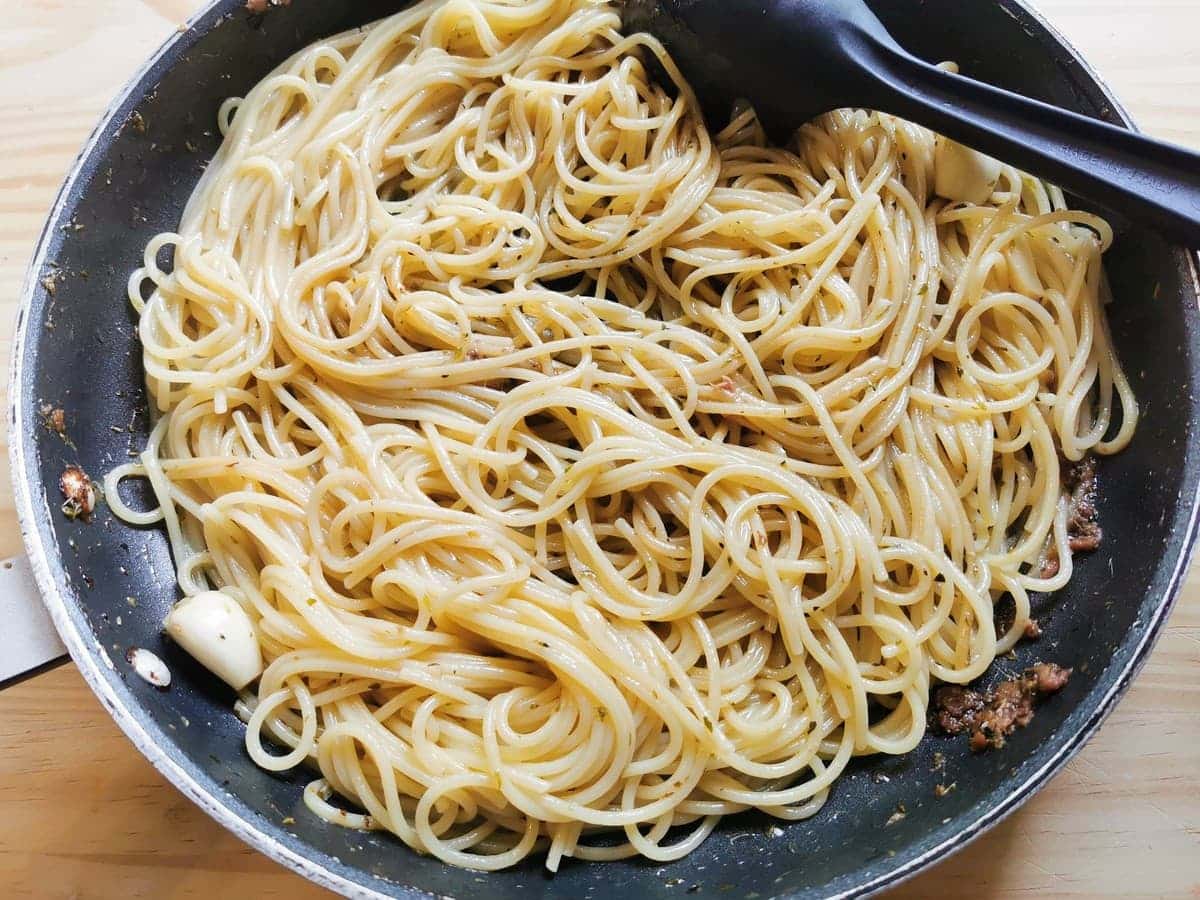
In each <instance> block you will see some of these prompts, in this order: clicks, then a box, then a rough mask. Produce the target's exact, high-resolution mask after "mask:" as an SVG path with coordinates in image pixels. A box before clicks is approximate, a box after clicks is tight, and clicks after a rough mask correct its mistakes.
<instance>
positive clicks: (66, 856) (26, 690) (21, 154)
mask: <svg viewBox="0 0 1200 900" xmlns="http://www.w3.org/2000/svg"><path fill="white" fill-rule="evenodd" d="M964 2H982V0H964ZM200 5H201V3H200V2H199V0H0V22H2V23H3V25H0V366H2V370H3V371H4V372H5V373H7V370H8V357H9V352H10V348H11V338H12V323H13V318H14V313H15V303H16V298H17V296H18V293H19V288H20V285H21V282H22V279H23V277H24V271H25V266H26V264H27V263H28V261H29V258H30V255H31V254H32V251H33V243H34V240H35V239H36V237H37V234H38V232H39V230H40V228H41V224H42V220H43V218H44V217H45V215H46V212H47V210H48V209H49V206H50V203H51V201H52V199H53V197H54V194H55V192H56V191H57V190H58V186H59V183H60V181H61V179H62V177H63V175H64V173H65V171H66V170H67V168H68V166H69V165H70V163H71V160H72V159H73V158H74V156H75V154H76V152H77V150H78V148H79V146H80V144H81V143H82V141H83V140H84V138H85V137H86V136H87V134H88V133H89V131H90V130H91V128H92V125H93V124H94V122H95V121H96V119H97V117H98V116H99V115H100V113H101V111H102V110H103V109H104V107H105V106H106V104H107V103H108V101H109V99H110V98H111V97H112V95H113V94H114V93H115V92H116V91H117V89H118V88H119V87H120V85H121V84H122V83H124V81H125V80H126V79H127V78H128V77H129V76H130V75H131V74H132V73H133V72H134V71H135V69H136V68H137V67H138V65H139V64H140V62H141V61H142V60H143V59H144V58H146V57H147V56H148V55H149V54H150V53H151V52H152V51H153V50H154V49H155V47H157V46H158V45H159V44H160V43H161V42H162V41H163V40H164V39H165V38H166V37H167V36H168V34H169V33H170V32H171V31H172V30H173V29H175V28H176V27H178V26H179V24H180V23H182V22H183V21H184V20H185V19H186V18H187V17H188V16H189V15H190V14H191V13H192V12H193V11H195V9H197V8H198V7H199V6H200ZM1041 7H1042V9H1043V11H1044V12H1045V13H1046V15H1047V16H1048V17H1049V18H1050V19H1051V20H1052V21H1053V22H1054V23H1055V24H1056V25H1057V26H1059V27H1060V28H1061V29H1062V30H1063V31H1064V32H1065V33H1066V35H1067V36H1068V37H1069V38H1070V39H1071V40H1073V41H1074V42H1075V43H1076V44H1077V46H1079V48H1080V49H1081V50H1083V52H1084V54H1085V55H1086V56H1087V57H1088V58H1089V59H1090V60H1091V61H1092V62H1093V63H1094V64H1095V65H1096V67H1097V68H1098V69H1099V70H1100V72H1101V73H1103V75H1104V76H1105V77H1106V78H1107V79H1108V80H1109V81H1110V83H1111V84H1112V85H1113V87H1114V88H1115V90H1116V91H1117V93H1118V95H1119V96H1121V97H1122V98H1123V100H1124V101H1125V102H1126V103H1127V104H1128V105H1129V107H1130V108H1131V109H1132V111H1133V113H1134V115H1135V116H1136V118H1137V119H1138V120H1139V122H1140V123H1141V125H1142V126H1143V127H1144V128H1146V129H1147V130H1149V131H1150V132H1152V133H1154V134H1156V135H1159V136H1162V137H1165V138H1168V139H1172V140H1175V141H1178V142H1181V143H1185V144H1190V145H1192V146H1196V147H1200V41H1197V39H1196V38H1197V35H1198V34H1200V0H1041ZM113 302H120V298H114V301H113ZM0 458H2V459H3V461H4V462H3V463H0V465H3V466H4V467H5V468H7V454H4V456H3V457H0ZM20 552H21V541H20V536H19V534H18V532H17V527H16V522H15V518H14V515H13V503H12V493H11V489H10V488H9V479H8V477H7V475H5V476H4V477H3V479H2V481H0V557H2V556H9V555H15V554H18V553H20ZM0 885H6V886H7V888H0V895H3V896H10V897H11V896H17V897H82V898H110V897H111V898H121V900H124V898H128V897H154V898H168V897H200V898H212V897H251V896H256V897H288V898H305V897H310V896H311V897H317V896H321V895H322V894H323V892H322V891H319V890H318V889H317V888H315V887H313V886H311V885H309V884H308V883H307V882H305V881H303V880H302V879H301V878H300V877H299V876H297V875H293V874H292V873H290V872H288V871H285V870H284V869H282V868H280V867H278V866H277V865H276V864H275V863H273V862H271V861H269V860H267V859H266V858H264V857H262V856H259V855H258V854H257V853H255V852H253V851H251V850H250V849H249V848H247V847H245V846H244V845H242V844H241V843H240V842H239V841H238V840H236V839H235V838H234V837H232V836H231V835H229V834H227V833H226V832H225V831H224V830H222V829H221V828H220V827H219V826H217V825H216V824H215V823H214V822H212V821H211V820H210V819H209V818H208V817H206V816H205V815H204V814H202V813H201V812H199V811H198V810H197V809H196V808H194V807H193V806H192V805H191V804H190V803H189V802H188V801H187V800H185V799H184V798H183V797H182V796H181V795H180V794H179V793H178V792H176V791H175V789H174V788H173V787H171V786H170V785H169V784H167V782H166V781H165V780H164V779H163V778H162V777H160V776H159V775H158V774H157V773H156V772H155V771H154V770H153V769H152V768H151V767H150V765H149V763H147V762H146V761H145V760H144V759H143V758H142V757H141V756H140V755H138V753H137V752H136V751H135V750H134V749H133V748H132V746H130V745H129V744H128V743H127V742H126V741H125V739H124V737H123V736H122V735H121V734H120V733H119V732H118V730H117V728H116V726H115V725H114V724H113V723H112V722H111V721H110V720H109V718H108V717H107V715H105V713H104V711H103V710H102V709H101V708H100V705H99V704H98V703H97V702H96V700H95V699H94V698H93V696H92V694H91V692H90V691H89V690H88V689H87V687H86V686H85V685H84V683H83V681H82V680H81V679H80V677H79V675H78V674H77V673H76V671H75V670H74V668H73V667H71V666H64V667H62V668H60V669H57V670H54V671H52V672H49V673H47V674H44V675H41V676H39V677H37V678H33V679H30V680H28V681H26V682H24V683H22V684H20V685H18V686H16V687H14V688H10V689H9V690H7V691H4V692H2V693H0ZM967 894H970V895H971V896H972V897H974V898H976V900H978V898H1013V897H1118V896H1119V897H1134V896H1138V897H1142V896H1144V897H1191V898H1198V897H1200V569H1197V570H1195V571H1193V573H1192V577H1191V579H1190V580H1189V583H1188V586H1187V589H1186V591H1185V594H1184V597H1183V600H1182V602H1181V604H1180V606H1179V608H1178V610H1177V612H1176V613H1175V615H1174V618H1173V620H1172V622H1171V624H1170V628H1169V629H1168V631H1167V632H1166V634H1165V635H1164V637H1163V639H1162V641H1161V643H1160V644H1159V646H1158V649H1157V650H1156V652H1155V653H1154V656H1153V657H1152V659H1151V660H1150V663H1149V665H1148V666H1147V667H1146V669H1145V671H1144V672H1143V674H1142V675H1141V677H1140V678H1139V679H1138V681H1137V683H1136V685H1135V686H1134V688H1133V690H1132V691H1131V692H1130V693H1129V695H1128V697H1127V698H1126V699H1125V700H1124V701H1123V702H1122V703H1121V705H1120V707H1119V708H1118V710H1117V711H1116V713H1115V714H1114V715H1113V716H1112V718H1111V719H1110V720H1109V721H1108V723H1107V724H1106V725H1105V726H1104V728H1103V730H1102V731H1101V732H1100V734H1099V735H1098V736H1097V737H1096V738H1095V739H1094V740H1093V741H1092V742H1091V744H1090V745H1089V746H1088V747H1087V748H1086V749H1085V750H1084V751H1083V753H1082V754H1081V755H1080V756H1079V757H1078V758H1077V759H1076V760H1075V761H1074V762H1072V763H1071V764H1070V765H1068V766H1067V768H1066V770H1065V771H1064V772H1062V773H1061V774H1060V775H1059V776H1058V777H1057V778H1055V779H1054V781H1053V783H1052V784H1051V785H1050V786H1049V787H1048V788H1047V789H1046V790H1044V791H1043V792H1042V793H1041V794H1040V795H1038V796H1037V797H1036V798H1035V799H1034V800H1033V801H1031V802H1030V803H1029V804H1028V805H1027V806H1026V807H1024V809H1022V810H1021V811H1020V812H1019V813H1017V814H1016V815H1014V816H1013V817H1012V818H1010V819H1009V820H1008V821H1006V822H1005V823H1004V824H1003V825H1001V826H1000V827H998V828H997V829H995V830H994V831H992V832H991V833H990V834H988V835H986V836H985V837H984V838H982V839H981V840H979V841H977V842H976V843H974V844H973V845H972V846H971V847H969V848H968V849H967V850H965V851H964V852H962V853H960V854H958V855H956V856H954V857H952V858H951V859H949V860H947V861H946V862H945V863H943V864H941V865H940V866H939V867H937V868H935V869H934V870H933V871H931V872H928V873H926V874H924V875H922V876H920V877H919V878H917V879H916V880H914V881H912V882H911V883H909V884H908V885H905V886H904V887H902V888H901V889H900V890H898V891H896V892H895V893H894V894H893V895H892V896H893V897H897V898H935V897H957V896H964V895H967Z"/></svg>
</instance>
